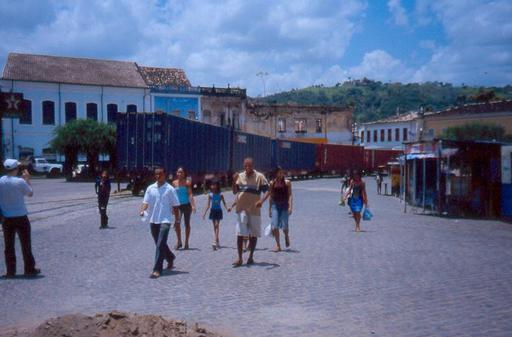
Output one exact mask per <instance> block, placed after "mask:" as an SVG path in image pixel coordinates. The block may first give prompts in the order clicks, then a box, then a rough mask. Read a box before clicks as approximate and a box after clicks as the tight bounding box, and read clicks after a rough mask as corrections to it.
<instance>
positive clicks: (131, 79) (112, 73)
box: [3, 53, 147, 88]
mask: <svg viewBox="0 0 512 337" xmlns="http://www.w3.org/2000/svg"><path fill="white" fill-rule="evenodd" d="M3 79H6V80H16V81H34V82H53V83H68V84H83V85H103V86H113V87H130V88H146V87H147V85H146V83H145V82H144V79H143V78H142V76H141V74H140V73H139V71H138V69H137V65H136V64H135V62H126V61H111V60H98V59H88V58H75V57H61V56H48V55H32V54H18V53H9V56H8V58H7V63H6V65H5V68H4V72H3Z"/></svg>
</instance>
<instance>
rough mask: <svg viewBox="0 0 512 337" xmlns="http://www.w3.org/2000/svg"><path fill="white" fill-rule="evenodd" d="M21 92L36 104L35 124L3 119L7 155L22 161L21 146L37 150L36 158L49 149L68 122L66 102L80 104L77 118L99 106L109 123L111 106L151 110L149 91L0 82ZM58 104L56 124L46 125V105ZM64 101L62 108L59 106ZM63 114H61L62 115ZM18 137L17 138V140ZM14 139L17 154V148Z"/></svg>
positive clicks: (5, 88)
mask: <svg viewBox="0 0 512 337" xmlns="http://www.w3.org/2000/svg"><path fill="white" fill-rule="evenodd" d="M11 89H12V91H13V92H21V93H23V96H24V98H25V99H27V100H30V101H32V124H20V123H19V119H14V120H12V121H11V119H6V118H4V119H3V132H4V155H5V157H14V158H18V156H19V148H20V147H30V148H33V149H34V154H35V155H36V156H40V155H42V149H43V148H46V147H48V142H49V141H50V139H51V138H52V135H53V130H54V128H55V127H56V126H58V125H63V124H64V123H65V109H64V105H65V103H66V102H74V103H76V108H77V118H82V119H85V118H86V104H87V103H96V104H97V105H98V120H99V121H103V122H106V121H107V104H111V103H113V104H117V106H118V110H119V111H126V106H127V105H128V104H135V105H137V111H139V112H142V111H149V105H150V103H149V95H146V96H145V94H147V92H146V90H145V89H142V88H141V89H138V88H120V87H101V86H86V85H72V84H61V85H60V86H59V84H57V83H41V82H24V81H14V82H12V81H7V80H0V90H1V91H2V92H8V91H10V90H11ZM59 96H60V99H59ZM45 100H50V101H53V102H55V125H43V121H42V102H43V101H45ZM59 102H60V106H59ZM59 112H60V113H59ZM13 136H14V137H13ZM13 140H14V153H12V149H13Z"/></svg>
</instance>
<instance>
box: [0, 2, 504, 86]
mask: <svg viewBox="0 0 512 337" xmlns="http://www.w3.org/2000/svg"><path fill="white" fill-rule="evenodd" d="M510 18H512V1H510V0H495V1H485V0H432V1H427V0H371V1H370V0H368V1H364V0H316V1H315V0H309V1H307V0H293V1H290V0H272V1H270V0H216V1H207V0H144V1H141V0H116V1H114V0H103V1H102V0H73V1H64V0H61V1H56V0H55V1H54V0H0V37H1V38H0V65H1V67H2V68H3V66H4V65H5V61H6V59H7V55H8V53H9V52H23V53H32V54H43V55H57V56H74V57H88V58H101V59H113V60H126V61H135V62H137V63H138V64H139V65H144V66H157V67H173V68H182V69H184V70H185V72H186V73H187V76H188V78H189V79H190V81H191V82H192V85H195V86H197V85H201V86H212V85H215V86H216V87H226V86H227V85H228V84H229V85H230V86H231V87H241V88H246V89H247V92H248V94H249V95H251V96H259V95H268V94H271V93H276V92H280V91H285V90H290V89H293V88H303V87H307V86H311V85H319V84H323V85H326V86H331V85H334V84H336V83H338V82H344V81H347V80H350V79H360V78H363V77H367V78H370V79H374V80H379V81H382V82H403V83H409V82H426V81H440V82H450V83H453V84H455V85H461V84H466V85H475V86H480V85H485V86H487V85H496V86H503V85H508V84H512V20H510Z"/></svg>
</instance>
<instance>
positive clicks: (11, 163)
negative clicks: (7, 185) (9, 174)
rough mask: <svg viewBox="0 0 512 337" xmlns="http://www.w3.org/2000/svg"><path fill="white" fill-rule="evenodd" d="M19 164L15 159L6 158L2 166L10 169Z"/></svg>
mask: <svg viewBox="0 0 512 337" xmlns="http://www.w3.org/2000/svg"><path fill="white" fill-rule="evenodd" d="M19 165H20V162H19V161H17V160H16V159H6V160H5V161H4V167H5V169H6V170H8V171H11V170H14V169H15V168H17V167H18V166H19Z"/></svg>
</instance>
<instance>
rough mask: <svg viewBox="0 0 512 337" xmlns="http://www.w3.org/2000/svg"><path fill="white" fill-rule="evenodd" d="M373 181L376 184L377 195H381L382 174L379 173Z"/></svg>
mask: <svg viewBox="0 0 512 337" xmlns="http://www.w3.org/2000/svg"><path fill="white" fill-rule="evenodd" d="M375 181H376V182H377V194H381V192H382V174H381V173H380V172H379V173H377V176H376V177H375Z"/></svg>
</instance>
